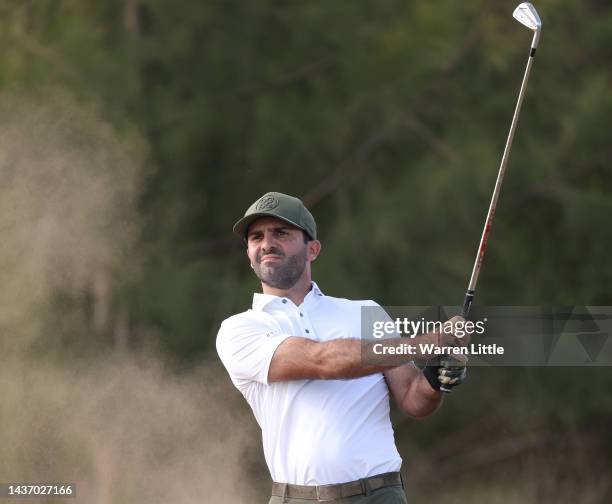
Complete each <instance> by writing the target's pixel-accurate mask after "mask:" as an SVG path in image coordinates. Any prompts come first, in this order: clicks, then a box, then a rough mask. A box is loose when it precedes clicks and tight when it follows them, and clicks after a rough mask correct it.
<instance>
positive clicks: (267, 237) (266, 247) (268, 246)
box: [261, 233, 276, 253]
mask: <svg viewBox="0 0 612 504" xmlns="http://www.w3.org/2000/svg"><path fill="white" fill-rule="evenodd" d="M275 248H276V240H275V239H274V236H273V235H272V233H264V236H263V240H262V241H261V251H262V252H264V253H266V252H270V251H271V250H273V249H275Z"/></svg>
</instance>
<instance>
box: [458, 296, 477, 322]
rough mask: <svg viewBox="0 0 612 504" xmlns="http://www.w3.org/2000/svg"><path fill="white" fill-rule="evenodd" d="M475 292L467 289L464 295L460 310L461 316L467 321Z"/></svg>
mask: <svg viewBox="0 0 612 504" xmlns="http://www.w3.org/2000/svg"><path fill="white" fill-rule="evenodd" d="M475 293H476V291H473V290H470V289H468V291H467V292H466V293H465V299H464V300H463V307H462V308H461V316H462V317H463V318H464V319H467V318H468V316H469V315H470V308H471V307H472V301H474V294H475Z"/></svg>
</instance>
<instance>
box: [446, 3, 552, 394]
mask: <svg viewBox="0 0 612 504" xmlns="http://www.w3.org/2000/svg"><path fill="white" fill-rule="evenodd" d="M512 15H513V16H514V18H515V19H516V20H517V21H518V22H519V23H521V24H523V25H525V26H526V27H527V28H529V29H530V30H533V31H534V32H535V33H534V35H533V40H532V42H531V49H530V51H529V58H528V59H527V68H525V75H524V76H523V82H522V84H521V89H520V91H519V95H518V100H517V102H516V108H515V109H514V116H513V117H512V124H511V125H510V132H509V133H508V139H507V140H506V147H505V148H504V154H503V156H502V160H501V164H500V167H499V173H498V174H497V181H496V182H495V189H493V196H492V198H491V204H490V205H489V211H488V212H487V218H486V220H485V225H484V229H483V231H482V236H481V238H480V245H479V246H478V252H477V254H476V260H475V261H474V268H473V269H472V276H471V278H470V283H469V286H468V289H467V292H466V293H465V299H464V301H463V307H462V308H461V316H462V317H464V318H467V317H468V315H469V313H470V307H471V306H472V301H473V300H474V295H475V293H476V283H477V282H478V275H479V273H480V268H481V267H482V261H483V259H484V254H485V251H486V249H487V241H488V239H489V233H490V232H491V225H492V223H493V217H494V216H495V208H496V207H497V200H498V198H499V193H500V191H501V185H502V182H503V180H504V174H505V173H506V165H507V164H508V157H509V156H510V148H511V147H512V140H513V139H514V132H515V130H516V124H517V122H518V116H519V113H520V111H521V105H522V104H523V97H524V95H525V88H526V87H527V80H528V79H529V73H530V71H531V65H532V64H533V58H534V56H535V53H536V49H537V47H538V42H539V41H540V34H541V33H542V21H541V20H540V16H539V15H538V12H537V11H536V9H535V7H534V6H533V5H532V4H530V3H529V2H523V3H522V4H520V5H519V6H518V7H517V8H516V9H515V10H514V13H513V14H512ZM440 390H441V391H442V392H450V391H451V389H450V388H447V387H445V386H444V385H442V386H441V387H440Z"/></svg>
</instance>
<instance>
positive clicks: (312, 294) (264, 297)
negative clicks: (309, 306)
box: [253, 282, 324, 311]
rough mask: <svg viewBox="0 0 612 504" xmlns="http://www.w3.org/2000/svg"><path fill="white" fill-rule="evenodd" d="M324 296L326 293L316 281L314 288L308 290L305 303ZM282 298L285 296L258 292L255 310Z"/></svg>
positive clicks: (254, 298)
mask: <svg viewBox="0 0 612 504" xmlns="http://www.w3.org/2000/svg"><path fill="white" fill-rule="evenodd" d="M322 296H324V294H323V293H322V292H321V289H319V286H318V285H317V284H316V283H315V282H312V288H311V289H310V290H309V291H308V293H307V294H306V297H304V303H307V302H309V301H310V300H316V299H317V298H318V297H322ZM281 299H283V298H282V297H280V296H274V295H272V294H263V293H261V292H256V293H255V294H253V310H256V311H263V310H264V309H265V307H266V306H268V305H269V304H270V303H272V302H273V301H280V300H281Z"/></svg>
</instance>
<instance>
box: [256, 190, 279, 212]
mask: <svg viewBox="0 0 612 504" xmlns="http://www.w3.org/2000/svg"><path fill="white" fill-rule="evenodd" d="M277 206H278V198H277V197H276V196H274V195H272V194H266V195H264V196H262V197H261V198H259V201H258V202H257V205H255V209H256V210H257V211H258V212H261V211H263V210H272V209H273V208H276V207H277Z"/></svg>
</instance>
